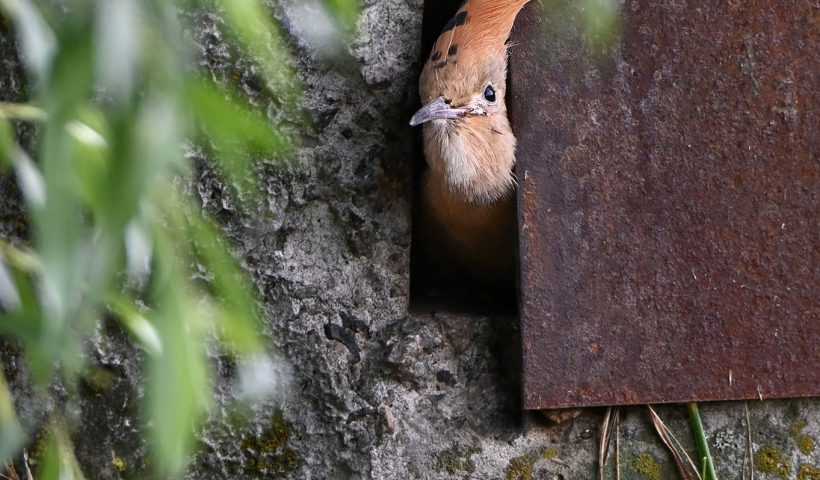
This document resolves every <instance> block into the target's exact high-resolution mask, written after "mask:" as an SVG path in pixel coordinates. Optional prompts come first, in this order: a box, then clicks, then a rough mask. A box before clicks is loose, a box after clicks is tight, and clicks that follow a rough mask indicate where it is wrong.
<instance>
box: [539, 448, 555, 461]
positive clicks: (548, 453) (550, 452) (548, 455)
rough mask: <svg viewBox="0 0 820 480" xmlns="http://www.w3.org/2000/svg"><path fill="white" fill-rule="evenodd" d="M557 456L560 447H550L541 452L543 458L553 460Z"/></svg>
mask: <svg viewBox="0 0 820 480" xmlns="http://www.w3.org/2000/svg"><path fill="white" fill-rule="evenodd" d="M556 456H558V449H557V448H555V447H552V448H548V449H546V450H544V451H543V452H541V458H543V459H544V460H552V459H553V458H555V457H556Z"/></svg>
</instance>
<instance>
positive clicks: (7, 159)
mask: <svg viewBox="0 0 820 480" xmlns="http://www.w3.org/2000/svg"><path fill="white" fill-rule="evenodd" d="M15 148H16V146H15V144H14V129H13V128H12V126H11V122H9V121H8V119H7V118H5V117H4V116H3V115H2V114H0V170H5V169H7V168H9V167H11V162H12V154H13V152H14V149H15Z"/></svg>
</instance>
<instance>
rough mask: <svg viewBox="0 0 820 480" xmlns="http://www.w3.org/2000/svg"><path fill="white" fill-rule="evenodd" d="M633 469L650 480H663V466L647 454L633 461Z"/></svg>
mask: <svg viewBox="0 0 820 480" xmlns="http://www.w3.org/2000/svg"><path fill="white" fill-rule="evenodd" d="M632 468H634V469H635V471H636V472H638V473H640V474H641V475H642V476H643V477H644V478H646V479H648V480H660V479H661V464H660V463H658V461H657V460H655V458H654V457H653V456H652V455H650V454H648V453H646V452H644V453H642V454H640V455H638V456H637V457H635V460H633V461H632Z"/></svg>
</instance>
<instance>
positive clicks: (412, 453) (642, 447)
mask: <svg viewBox="0 0 820 480" xmlns="http://www.w3.org/2000/svg"><path fill="white" fill-rule="evenodd" d="M270 6H271V9H272V10H273V11H274V12H276V15H277V16H278V18H279V19H280V21H281V22H282V24H283V25H284V26H285V31H286V33H287V34H288V37H289V42H290V46H291V48H292V51H293V52H294V57H295V58H296V59H297V74H298V77H299V79H300V80H301V81H302V82H303V84H304V87H305V98H306V100H305V105H304V107H305V108H306V110H307V111H308V112H309V114H310V117H311V121H312V123H313V125H314V127H313V128H311V129H308V130H306V131H304V132H303V134H304V142H303V146H302V147H301V148H300V149H299V151H298V152H297V153H296V155H295V157H296V158H295V159H293V161H292V162H291V163H289V164H286V165H279V164H277V163H276V162H272V161H271V162H265V161H263V162H260V163H259V167H258V172H257V173H260V174H261V175H262V177H263V179H264V180H263V181H264V185H265V187H266V192H267V196H266V197H265V198H262V199H261V200H260V202H259V203H258V204H256V205H253V206H252V208H251V209H250V211H241V212H240V211H238V207H237V205H236V202H235V201H234V199H233V198H232V193H231V192H232V190H231V189H230V188H229V187H228V186H226V185H224V184H222V183H221V182H220V181H219V179H218V178H217V177H216V176H215V175H214V173H213V172H212V171H211V170H210V169H209V168H208V166H207V161H206V159H205V158H203V156H202V155H201V154H199V153H197V152H196V151H193V152H192V153H191V154H190V156H191V158H192V161H195V162H197V165H198V169H197V172H198V175H197V178H196V184H195V185H193V186H192V188H191V193H192V194H194V195H197V196H198V197H199V198H200V199H201V202H202V204H203V206H204V207H205V208H206V209H207V210H208V211H209V212H211V213H212V214H213V215H215V216H216V218H218V219H219V220H220V221H221V222H222V224H223V226H224V230H225V233H226V234H227V235H228V237H229V238H230V239H231V241H232V243H233V245H234V247H235V251H236V253H237V255H238V256H240V257H241V258H242V259H243V261H244V264H245V266H246V268H247V270H248V271H249V272H250V274H251V275H252V277H253V279H254V281H255V284H256V286H257V288H258V291H259V294H260V296H261V299H262V305H263V308H264V312H265V318H266V325H265V331H264V334H265V335H266V337H267V338H268V339H269V340H270V342H271V344H272V345H273V346H274V347H275V348H276V350H277V351H278V352H279V355H280V356H281V360H282V366H280V368H281V369H282V370H283V371H284V372H286V373H287V375H288V376H289V378H290V382H289V386H288V388H287V390H286V392H284V393H283V399H282V401H281V403H279V404H277V405H267V406H259V407H256V408H255V409H253V410H252V411H251V412H250V417H251V420H250V422H248V423H244V424H243V423H236V422H234V421H233V417H232V416H231V415H230V414H227V413H223V411H222V410H221V409H220V408H216V409H215V411H214V415H213V418H212V420H211V421H210V422H209V423H208V425H207V426H206V427H205V428H204V429H203V431H202V432H201V439H202V441H201V445H202V449H201V453H200V454H198V455H197V457H196V458H195V459H194V461H193V464H192V466H191V469H190V473H189V475H188V478H191V479H204V478H225V479H240V478H242V479H244V478H260V479H261V478H306V479H307V478H314V479H357V478H361V479H365V478H373V479H410V478H419V479H438V478H442V479H450V478H452V479H456V478H475V479H496V478H507V479H514V478H521V479H531V478H543V479H566V480H569V479H591V478H594V477H595V475H596V468H597V467H596V458H597V445H598V437H599V424H600V421H601V417H602V413H601V412H600V411H598V410H589V411H585V412H584V413H583V414H582V415H581V416H580V417H578V418H576V419H574V420H569V421H566V422H563V423H560V424H557V425H556V424H552V423H551V422H550V421H548V420H546V419H545V418H543V416H542V415H538V414H530V415H523V416H522V414H521V413H520V411H519V408H518V388H519V386H518V380H517V371H518V361H519V360H518V358H517V353H516V344H517V342H518V339H517V337H516V328H517V327H516V319H514V318H508V317H494V316H490V317H487V316H475V315H457V314H444V313H421V314H419V313H413V314H410V313H409V312H408V301H409V300H408V296H409V275H410V272H409V255H410V233H411V217H410V206H411V178H412V171H411V170H412V163H413V160H414V155H416V153H417V152H416V151H415V149H414V141H415V140H414V136H413V135H414V133H413V132H412V131H411V130H410V128H409V127H408V126H407V120H408V118H409V116H410V114H411V113H412V111H413V109H414V108H415V107H416V106H417V94H416V78H417V75H418V73H419V69H420V64H419V62H418V59H419V58H420V56H421V52H420V39H419V32H420V27H421V21H422V9H423V5H422V0H364V2H363V5H362V6H363V10H362V15H361V18H360V20H359V23H358V28H357V31H356V33H355V35H354V36H353V37H352V38H351V39H350V40H349V42H348V43H347V44H346V45H344V48H342V49H341V51H342V56H341V57H329V56H327V55H326V53H325V52H326V51H325V50H323V49H322V45H321V43H319V44H317V43H316V42H315V41H312V40H311V39H310V38H309V36H308V35H306V33H305V32H304V31H303V29H304V26H303V24H302V23H300V22H299V18H300V16H302V15H305V10H303V8H304V5H303V2H301V1H300V0H279V1H276V2H274V1H273V0H271V5H270ZM191 18H192V19H193V20H194V25H195V31H194V32H193V36H194V38H195V39H196V40H197V42H198V44H199V46H200V47H201V48H200V53H201V64H202V66H203V67H204V68H206V69H207V70H208V71H210V72H211V73H212V75H213V76H214V78H216V79H218V80H220V81H224V82H227V81H229V79H230V78H232V79H233V80H232V81H235V82H237V83H238V85H239V86H240V88H241V89H242V91H244V92H245V94H246V95H247V98H248V99H249V101H251V103H253V104H254V105H255V106H256V107H257V108H259V109H260V110H261V111H269V110H270V108H269V107H270V106H271V103H270V102H273V101H274V100H272V99H271V98H270V96H269V95H268V94H266V93H265V89H264V87H263V86H262V85H261V84H260V83H259V82H258V81H256V80H255V77H254V75H253V66H252V64H251V62H248V61H247V60H246V59H244V58H243V57H242V55H241V53H238V52H237V51H236V50H234V49H232V48H230V47H229V46H228V45H227V44H226V43H225V40H224V38H225V37H224V35H223V32H222V22H221V21H220V19H219V17H218V16H217V15H213V14H204V13H200V14H191ZM22 85H23V83H22V81H21V72H20V68H19V65H18V63H17V60H16V54H15V49H14V45H13V41H12V40H11V38H10V34H9V32H8V30H7V29H5V28H3V29H2V30H0V100H20V99H22V98H24V97H25V92H24V88H23V86H22ZM0 188H2V191H3V192H4V194H3V195H2V197H0V224H2V229H0V232H1V233H2V235H4V237H8V236H16V237H17V238H19V237H22V236H23V235H24V233H25V229H24V226H23V225H24V223H22V222H23V220H22V216H21V215H20V203H19V201H18V200H17V196H16V193H15V188H14V185H13V182H12V181H11V180H10V179H8V178H6V179H3V180H2V182H0ZM556 334H560V333H556ZM92 343H93V345H92V347H91V354H90V357H91V360H92V361H93V362H94V363H95V364H96V365H98V366H99V367H101V368H102V369H103V370H104V371H105V372H108V373H109V374H111V375H107V376H103V377H99V378H96V377H90V378H87V379H85V380H84V381H83V385H82V386H81V390H80V394H81V395H80V401H79V403H78V405H76V406H75V407H74V408H73V409H72V410H71V411H70V415H69V420H70V421H71V423H72V426H73V428H74V429H75V432H76V433H75V435H74V442H75V445H76V447H77V453H78V457H79V459H80V461H81V463H82V465H83V468H84V469H85V472H86V473H87V475H88V477H89V478H94V479H114V478H143V477H144V476H145V475H146V474H147V473H146V472H148V471H149V470H146V460H145V455H146V449H145V446H144V445H143V443H142V442H141V440H140V427H139V425H140V421H139V417H138V415H137V412H136V409H135V408H134V404H135V403H136V402H137V401H138V400H139V398H140V397H141V395H142V393H141V391H140V387H139V381H138V372H139V364H140V358H139V353H138V351H137V350H135V349H134V348H133V347H132V346H130V344H129V343H128V341H127V339H126V338H125V336H124V335H123V334H122V333H120V332H118V331H117V330H116V328H114V327H113V326H112V325H107V326H102V327H101V328H100V334H99V335H98V338H96V339H95V340H94V342H92ZM17 359H18V357H17V356H16V354H14V353H9V352H6V353H5V354H4V360H3V361H4V369H5V372H6V375H7V376H8V377H9V378H10V382H11V383H12V385H13V387H14V389H15V393H16V395H17V400H18V402H17V403H18V409H19V410H20V411H21V416H22V417H23V418H24V420H26V421H27V422H28V423H30V424H33V423H34V422H36V419H37V418H41V416H40V415H39V414H38V412H40V411H41V408H38V407H36V406H34V405H35V403H36V402H32V401H30V400H31V398H30V397H31V395H33V394H32V393H31V392H30V391H29V390H27V387H26V386H25V382H24V381H23V380H22V375H17V374H16V373H15V372H16V368H15V363H14V361H15V360H17ZM214 362H215V365H216V367H217V368H216V371H217V373H218V376H219V378H218V382H219V388H218V389H217V394H216V395H217V399H216V400H217V404H218V405H220V404H223V403H227V402H228V400H229V399H230V397H231V394H230V391H231V389H230V386H231V385H232V384H233V382H234V381H235V378H234V377H235V372H236V365H234V364H233V363H232V361H231V360H230V359H227V358H223V357H219V356H216V357H215V358H214ZM58 398H59V395H58ZM49 408H50V407H49ZM748 409H749V418H750V419H751V428H750V430H749V431H748V432H747V427H746V415H745V411H744V404H743V403H725V404H707V405H703V406H702V407H701V414H702V416H703V418H704V422H705V424H706V428H707V431H708V434H709V438H710V441H711V444H712V446H713V453H714V455H715V457H716V461H717V465H718V473H719V476H720V478H725V479H729V478H742V475H741V469H742V468H743V465H744V455H745V452H746V448H747V447H746V441H747V434H749V433H750V434H751V438H752V442H753V448H754V451H755V452H756V460H755V464H756V465H757V468H756V476H755V478H800V479H810V478H812V479H817V478H820V477H819V476H818V475H820V473H818V467H820V453H818V449H817V448H816V447H815V446H814V442H815V441H816V440H817V439H820V422H818V419H820V402H818V401H817V400H794V401H765V402H749V403H748ZM660 414H661V416H662V417H664V419H666V420H667V421H668V424H669V425H670V427H672V428H673V429H674V430H675V431H676V432H678V436H679V438H680V439H681V440H682V441H683V443H684V444H686V445H689V446H690V447H691V440H690V439H691V435H690V434H689V431H688V426H687V422H686V416H685V408H683V407H675V406H671V407H665V408H661V409H660ZM619 438H620V442H619V446H620V465H621V474H622V476H621V478H624V479H630V478H635V479H640V478H646V479H659V478H675V473H674V472H675V470H674V467H673V466H672V464H671V463H670V457H669V456H668V455H667V454H666V452H665V450H664V449H663V448H662V444H661V443H660V442H659V440H658V438H657V436H656V435H655V434H654V433H653V432H652V430H651V426H650V424H649V423H648V419H647V414H646V411H645V408H643V407H632V408H629V409H626V410H625V411H624V414H623V417H622V423H621V425H620V429H619ZM690 451H693V450H692V449H690ZM746 462H748V459H747V460H746ZM613 468H614V460H613V461H611V462H610V471H611V470H612V469H613Z"/></svg>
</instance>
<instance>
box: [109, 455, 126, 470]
mask: <svg viewBox="0 0 820 480" xmlns="http://www.w3.org/2000/svg"><path fill="white" fill-rule="evenodd" d="M111 465H114V468H116V469H117V471H118V472H120V473H122V472H124V471H125V468H126V464H125V460H123V459H122V457H118V456H115V457H114V458H113V459H112V460H111Z"/></svg>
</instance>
